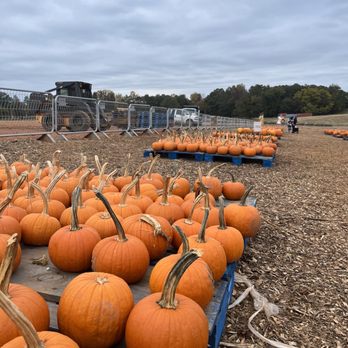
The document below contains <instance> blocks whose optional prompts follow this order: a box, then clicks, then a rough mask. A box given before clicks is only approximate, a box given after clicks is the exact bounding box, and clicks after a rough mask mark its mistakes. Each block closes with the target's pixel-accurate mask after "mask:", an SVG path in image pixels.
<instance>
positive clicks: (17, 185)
mask: <svg viewBox="0 0 348 348" xmlns="http://www.w3.org/2000/svg"><path fill="white" fill-rule="evenodd" d="M27 177H28V172H23V173H22V174H21V175H20V176H19V177H18V178H17V180H16V182H15V184H14V185H13V186H12V188H11V190H10V191H9V192H8V193H7V196H6V198H5V199H4V200H3V201H2V202H1V203H0V216H1V214H2V213H3V211H4V210H5V208H6V207H7V206H8V205H9V204H10V203H11V201H12V199H13V196H14V194H15V193H16V191H17V190H18V189H19V188H20V187H21V185H22V184H23V182H24V181H25V180H26V178H27Z"/></svg>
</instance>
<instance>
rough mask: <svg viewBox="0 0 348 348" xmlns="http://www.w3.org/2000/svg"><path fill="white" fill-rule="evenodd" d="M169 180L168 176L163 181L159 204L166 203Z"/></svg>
mask: <svg viewBox="0 0 348 348" xmlns="http://www.w3.org/2000/svg"><path fill="white" fill-rule="evenodd" d="M169 181H170V177H169V176H168V177H166V180H165V181H164V186H163V193H162V202H161V203H160V204H161V205H168V204H169V203H168V188H169Z"/></svg>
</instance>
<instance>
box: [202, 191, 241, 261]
mask: <svg viewBox="0 0 348 348" xmlns="http://www.w3.org/2000/svg"><path fill="white" fill-rule="evenodd" d="M219 201H220V206H219V225H218V226H210V227H208V228H207V230H206V232H205V234H206V236H207V237H211V238H214V239H216V240H217V241H219V242H220V243H221V245H222V246H223V248H224V250H225V254H226V259H227V263H232V262H234V261H238V260H239V259H240V258H241V257H242V255H243V250H244V239H243V236H242V234H241V233H240V232H239V231H238V230H237V229H236V228H234V227H230V226H226V223H225V216H224V200H223V198H222V197H220V198H219Z"/></svg>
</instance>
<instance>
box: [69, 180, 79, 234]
mask: <svg viewBox="0 0 348 348" xmlns="http://www.w3.org/2000/svg"><path fill="white" fill-rule="evenodd" d="M81 191H82V190H81V187H80V185H78V186H76V187H75V189H74V191H73V192H72V194H71V210H70V213H71V222H70V231H78V230H80V229H81V227H80V226H79V218H78V215H77V209H78V207H79V202H80V196H81Z"/></svg>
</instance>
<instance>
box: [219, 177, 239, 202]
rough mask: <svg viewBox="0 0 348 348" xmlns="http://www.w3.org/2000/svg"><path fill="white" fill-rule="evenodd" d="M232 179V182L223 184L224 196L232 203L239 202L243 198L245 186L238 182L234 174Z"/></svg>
mask: <svg viewBox="0 0 348 348" xmlns="http://www.w3.org/2000/svg"><path fill="white" fill-rule="evenodd" d="M231 177H232V181H226V182H224V183H223V184H222V194H223V195H224V197H225V198H227V199H229V200H231V201H238V200H240V199H241V198H242V197H243V194H244V192H245V186H244V184H242V183H241V182H239V181H236V180H235V178H234V176H233V174H231Z"/></svg>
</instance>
